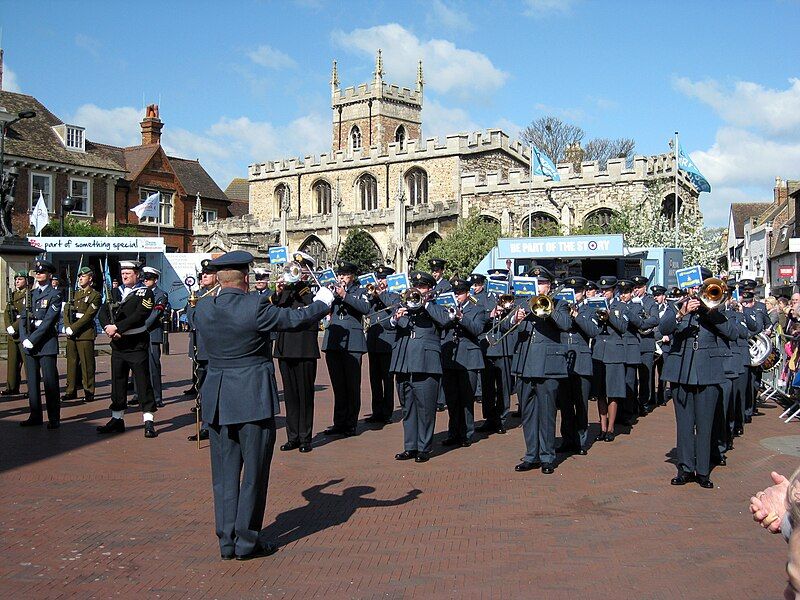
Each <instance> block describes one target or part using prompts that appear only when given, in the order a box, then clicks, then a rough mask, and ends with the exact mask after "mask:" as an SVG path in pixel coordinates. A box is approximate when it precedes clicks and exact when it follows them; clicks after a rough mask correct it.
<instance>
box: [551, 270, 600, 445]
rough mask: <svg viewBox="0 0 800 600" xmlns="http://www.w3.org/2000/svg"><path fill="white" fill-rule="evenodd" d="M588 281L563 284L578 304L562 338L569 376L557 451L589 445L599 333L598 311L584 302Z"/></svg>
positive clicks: (561, 395)
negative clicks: (593, 345)
mask: <svg viewBox="0 0 800 600" xmlns="http://www.w3.org/2000/svg"><path fill="white" fill-rule="evenodd" d="M586 283H587V280H586V279H585V278H584V277H576V276H572V277H568V278H566V279H565V281H564V285H565V286H566V287H568V288H571V289H573V290H574V291H575V305H574V306H572V307H570V314H571V316H572V323H571V325H570V327H569V329H567V330H566V331H562V332H561V341H562V343H563V344H564V346H565V347H566V349H567V370H568V373H569V377H567V378H566V379H562V380H561V385H560V386H559V390H558V405H559V408H560V410H561V440H562V442H561V446H559V447H558V452H576V453H577V454H580V455H585V454H586V452H587V446H588V442H589V440H588V430H589V393H590V392H591V388H592V350H591V348H590V343H591V340H592V339H593V338H594V337H595V336H596V335H597V334H598V333H600V328H599V327H598V325H597V323H596V322H595V321H594V318H595V311H594V309H593V308H590V307H589V306H588V305H587V304H586V302H584V292H585V286H586Z"/></svg>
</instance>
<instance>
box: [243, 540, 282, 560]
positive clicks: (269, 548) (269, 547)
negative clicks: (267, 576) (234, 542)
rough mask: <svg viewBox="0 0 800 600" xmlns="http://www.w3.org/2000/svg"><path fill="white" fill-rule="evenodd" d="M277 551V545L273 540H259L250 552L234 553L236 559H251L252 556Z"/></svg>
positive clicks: (260, 555)
mask: <svg viewBox="0 0 800 600" xmlns="http://www.w3.org/2000/svg"><path fill="white" fill-rule="evenodd" d="M277 551H278V545H277V544H275V543H273V542H259V543H258V545H256V547H255V548H254V549H253V551H252V552H251V553H250V554H242V555H241V556H240V555H238V554H237V555H236V560H252V559H254V558H262V557H264V556H271V555H272V554H275V553H276V552H277Z"/></svg>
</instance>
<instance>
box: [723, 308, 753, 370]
mask: <svg viewBox="0 0 800 600" xmlns="http://www.w3.org/2000/svg"><path fill="white" fill-rule="evenodd" d="M722 314H724V315H725V317H727V319H728V320H729V321H730V322H731V328H732V333H733V334H734V337H733V338H732V339H730V340H725V341H726V343H727V345H728V349H729V350H730V352H729V353H728V355H726V359H725V376H726V377H728V379H735V378H736V377H738V376H739V375H741V374H742V373H744V372H745V362H744V357H743V356H742V352H745V353H746V354H747V364H750V349H749V345H748V343H747V339H748V338H749V337H750V331H749V330H748V329H747V324H746V323H745V318H744V315H743V314H742V313H740V312H739V311H735V310H727V309H726V310H723V311H722Z"/></svg>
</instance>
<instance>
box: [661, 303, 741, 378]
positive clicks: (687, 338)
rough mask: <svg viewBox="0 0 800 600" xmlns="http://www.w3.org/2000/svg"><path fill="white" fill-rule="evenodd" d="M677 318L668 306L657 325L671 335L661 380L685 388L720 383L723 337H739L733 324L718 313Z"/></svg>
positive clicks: (725, 349)
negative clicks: (678, 319) (685, 386)
mask: <svg viewBox="0 0 800 600" xmlns="http://www.w3.org/2000/svg"><path fill="white" fill-rule="evenodd" d="M702 310H703V309H702V308H701V309H700V311H702ZM676 316H677V312H676V310H675V307H674V306H672V305H670V306H669V307H667V310H666V312H665V313H664V316H663V317H661V322H660V324H659V330H660V331H661V332H662V333H664V334H665V335H671V336H672V344H671V345H670V350H669V353H668V354H667V355H666V356H665V357H664V368H663V371H662V373H661V378H662V379H663V380H664V381H669V382H672V383H681V384H684V385H715V384H720V383H722V381H723V380H724V379H725V354H726V351H727V347H726V344H725V342H724V341H723V338H725V339H728V340H730V339H733V338H734V336H738V332H737V331H736V328H735V324H734V323H732V322H731V321H729V320H728V318H727V317H726V316H725V315H724V314H722V313H721V312H720V311H717V310H712V311H707V312H694V313H689V314H688V315H686V316H685V317H684V318H683V319H681V320H680V321H677V318H676Z"/></svg>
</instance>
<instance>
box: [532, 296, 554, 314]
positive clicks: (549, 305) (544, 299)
mask: <svg viewBox="0 0 800 600" xmlns="http://www.w3.org/2000/svg"><path fill="white" fill-rule="evenodd" d="M553 306H554V304H553V299H552V298H551V297H550V296H548V295H546V294H539V295H538V296H533V297H532V298H531V299H530V300H528V307H529V308H530V310H531V312H532V313H533V314H534V315H535V316H537V317H549V316H550V315H551V314H552V313H553Z"/></svg>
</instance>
